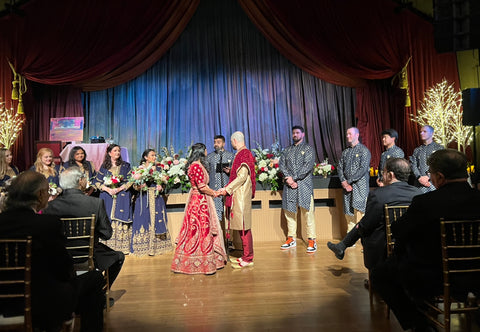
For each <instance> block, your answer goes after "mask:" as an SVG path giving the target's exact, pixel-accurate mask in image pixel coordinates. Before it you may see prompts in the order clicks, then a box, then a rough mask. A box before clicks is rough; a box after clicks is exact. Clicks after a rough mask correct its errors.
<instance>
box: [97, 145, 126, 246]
mask: <svg viewBox="0 0 480 332" xmlns="http://www.w3.org/2000/svg"><path fill="white" fill-rule="evenodd" d="M128 173H130V164H129V163H127V162H125V161H123V160H122V156H121V154H120V146H118V145H117V144H110V145H109V146H108V147H107V151H106V153H105V158H104V160H103V164H102V166H101V167H100V169H99V170H98V172H97V176H96V178H95V186H96V187H97V188H98V189H99V190H100V198H101V199H103V201H104V202H105V209H106V210H107V214H108V217H109V218H110V222H111V223H112V229H113V235H112V237H111V239H110V240H108V241H105V244H106V245H107V246H109V247H110V248H112V249H113V250H119V251H122V252H123V253H125V254H128V253H129V250H130V239H131V234H132V229H131V223H132V208H131V198H132V196H131V193H130V190H129V189H130V184H129V183H128V181H127V176H128ZM112 177H116V178H119V177H121V179H120V181H119V182H118V183H117V184H110V183H109V182H111V181H110V180H111V179H112Z"/></svg>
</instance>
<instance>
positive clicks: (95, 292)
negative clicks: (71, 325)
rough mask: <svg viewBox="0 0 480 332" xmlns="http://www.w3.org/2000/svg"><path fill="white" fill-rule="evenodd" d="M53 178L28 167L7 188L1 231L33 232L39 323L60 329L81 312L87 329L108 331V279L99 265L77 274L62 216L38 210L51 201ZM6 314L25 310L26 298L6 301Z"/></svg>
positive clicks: (34, 310)
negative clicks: (105, 311) (105, 325)
mask: <svg viewBox="0 0 480 332" xmlns="http://www.w3.org/2000/svg"><path fill="white" fill-rule="evenodd" d="M48 197H49V195H48V182H47V179H46V178H45V177H44V176H43V175H42V174H39V173H36V172H33V171H26V172H23V173H21V174H20V175H18V176H17V177H16V178H15V179H13V180H12V183H11V185H10V186H9V187H8V189H7V199H6V202H5V210H4V212H2V213H1V214H0V237H2V238H26V237H27V236H32V239H33V250H32V316H33V326H34V327H35V328H39V329H41V330H47V331H57V330H59V327H61V325H62V322H63V321H66V320H69V319H71V318H72V313H73V312H77V313H79V314H80V315H81V331H85V332H86V331H89V332H91V331H102V329H103V307H104V304H105V294H104V293H103V290H102V288H103V286H104V284H105V281H104V279H103V276H102V274H101V273H100V272H98V271H92V272H88V273H85V274H83V275H81V276H78V277H77V276H75V273H74V270H73V262H72V258H71V256H70V254H69V253H68V252H67V250H66V249H65V236H64V234H63V230H62V224H61V221H60V220H59V219H58V218H57V217H55V216H47V215H42V214H37V211H40V210H41V209H43V208H44V207H45V206H46V205H47V201H48ZM0 310H1V312H2V313H3V314H4V315H19V314H22V313H23V304H22V303H18V302H13V301H10V302H7V303H6V306H5V305H4V303H3V302H2V306H0Z"/></svg>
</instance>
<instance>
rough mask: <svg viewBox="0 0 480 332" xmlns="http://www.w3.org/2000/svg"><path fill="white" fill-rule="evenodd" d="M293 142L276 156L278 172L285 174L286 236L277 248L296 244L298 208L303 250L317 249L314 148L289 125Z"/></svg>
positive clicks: (302, 132) (302, 130)
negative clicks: (302, 222)
mask: <svg viewBox="0 0 480 332" xmlns="http://www.w3.org/2000/svg"><path fill="white" fill-rule="evenodd" d="M292 138H293V145H290V146H289V147H287V148H286V149H285V150H284V151H283V154H282V156H281V157H280V171H281V172H282V173H283V174H284V176H285V185H284V187H283V196H282V208H283V211H284V213H285V218H286V219H287V227H288V237H287V240H286V242H285V243H284V244H283V245H282V246H281V249H284V250H286V249H290V248H293V247H296V245H297V243H296V240H295V239H296V237H297V215H298V214H297V211H298V208H300V215H301V219H303V220H306V226H307V236H308V245H307V252H308V253H314V252H315V251H317V243H316V240H315V238H316V231H315V207H314V204H313V180H312V174H313V166H314V164H315V157H314V150H313V148H312V147H311V146H310V145H308V144H307V143H305V140H304V139H305V130H304V129H303V127H300V126H294V127H293V128H292Z"/></svg>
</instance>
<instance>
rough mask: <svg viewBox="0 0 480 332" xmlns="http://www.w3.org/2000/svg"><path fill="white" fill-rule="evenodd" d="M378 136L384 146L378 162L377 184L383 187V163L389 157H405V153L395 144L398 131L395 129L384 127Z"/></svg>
mask: <svg viewBox="0 0 480 332" xmlns="http://www.w3.org/2000/svg"><path fill="white" fill-rule="evenodd" d="M380 136H382V143H383V146H384V147H385V151H383V152H382V155H381V156H380V163H379V164H378V178H377V185H378V186H379V187H383V169H384V167H385V163H386V162H387V160H388V159H390V158H403V157H405V153H404V152H403V150H402V149H400V148H399V147H398V146H397V141H398V133H397V131H396V130H395V129H391V128H390V129H385V130H384V131H382V133H381V134H380Z"/></svg>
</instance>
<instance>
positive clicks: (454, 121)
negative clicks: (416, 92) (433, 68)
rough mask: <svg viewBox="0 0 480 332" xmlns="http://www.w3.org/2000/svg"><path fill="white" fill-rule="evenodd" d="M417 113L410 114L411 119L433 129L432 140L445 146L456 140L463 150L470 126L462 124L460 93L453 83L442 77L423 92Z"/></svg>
mask: <svg viewBox="0 0 480 332" xmlns="http://www.w3.org/2000/svg"><path fill="white" fill-rule="evenodd" d="M420 106H421V107H420V110H419V111H418V115H417V116H414V115H413V114H411V120H412V121H414V122H417V123H418V124H419V125H421V126H425V125H429V126H432V127H433V128H434V129H435V136H434V140H435V141H436V142H438V143H441V144H442V145H443V146H445V147H447V146H448V144H449V143H451V142H456V143H457V149H458V150H459V151H465V149H466V147H467V146H468V145H469V144H470V142H471V140H472V127H470V126H464V125H463V124H462V118H463V110H462V93H461V91H457V92H455V90H454V89H453V83H452V84H450V85H449V84H448V82H447V81H446V80H445V79H444V80H443V81H442V83H438V84H436V85H435V86H433V87H432V88H430V89H428V90H427V91H426V92H425V97H424V99H423V103H421V105H420Z"/></svg>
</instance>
